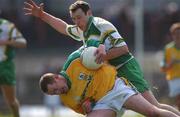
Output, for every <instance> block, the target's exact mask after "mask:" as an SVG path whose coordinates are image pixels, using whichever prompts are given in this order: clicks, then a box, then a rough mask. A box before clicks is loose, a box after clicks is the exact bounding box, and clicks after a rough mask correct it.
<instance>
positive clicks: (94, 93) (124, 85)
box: [39, 50, 178, 117]
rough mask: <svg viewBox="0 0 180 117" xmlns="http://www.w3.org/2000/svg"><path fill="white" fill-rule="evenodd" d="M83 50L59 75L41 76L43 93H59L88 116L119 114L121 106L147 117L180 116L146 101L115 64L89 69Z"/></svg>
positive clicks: (97, 116) (114, 116)
mask: <svg viewBox="0 0 180 117" xmlns="http://www.w3.org/2000/svg"><path fill="white" fill-rule="evenodd" d="M80 53H81V52H79V50H78V51H75V52H74V53H72V54H71V55H70V56H69V57H68V60H67V62H66V63H65V64H64V67H63V69H62V70H61V72H60V73H59V74H53V73H46V74H44V75H43V76H42V77H41V79H40V82H39V84H40V88H41V90H42V91H43V92H44V93H46V94H49V95H59V96H60V98H61V101H62V102H63V104H64V105H65V106H67V107H69V108H71V109H72V110H74V111H76V112H77V113H81V114H87V117H116V114H117V113H119V112H120V111H122V108H126V109H131V110H134V111H136V112H139V113H141V114H143V115H145V116H148V117H178V116H176V115H175V114H174V113H172V112H170V111H166V110H162V109H159V108H157V107H155V106H153V105H152V104H150V103H149V102H148V101H146V100H145V99H144V98H143V97H142V96H141V95H140V94H139V93H138V92H137V91H136V89H135V88H134V87H133V86H132V85H131V84H130V83H129V82H128V81H127V80H123V78H118V77H116V75H117V72H116V69H115V68H114V67H112V66H110V65H107V64H103V66H102V67H101V68H99V69H98V70H88V69H87V68H85V67H84V66H83V65H82V63H81V60H80V58H79V55H80ZM107 71H108V72H107Z"/></svg>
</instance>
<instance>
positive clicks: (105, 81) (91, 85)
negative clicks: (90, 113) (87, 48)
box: [60, 53, 116, 114]
mask: <svg viewBox="0 0 180 117" xmlns="http://www.w3.org/2000/svg"><path fill="white" fill-rule="evenodd" d="M71 57H72V56H71ZM66 64H68V65H65V66H66V67H64V68H63V70H62V71H61V72H60V74H61V75H63V76H64V77H65V78H66V79H68V82H69V83H68V85H69V87H70V90H69V92H68V93H67V94H63V95H60V97H61V100H62V102H63V103H64V104H65V105H66V106H68V107H70V108H71V109H73V110H75V111H76V112H78V113H82V114H83V111H82V109H81V106H80V105H81V102H82V101H83V100H85V99H87V98H91V99H93V100H95V101H97V100H99V99H100V98H102V97H103V96H105V94H106V93H107V92H108V91H110V90H111V89H112V87H113V84H114V82H115V78H116V70H115V68H114V67H112V66H109V65H106V64H104V65H103V66H102V67H101V68H100V69H98V70H88V69H86V68H85V67H84V66H83V65H82V64H81V61H80V58H79V57H77V53H76V55H75V59H71V60H70V62H66ZM107 71H108V72H107Z"/></svg>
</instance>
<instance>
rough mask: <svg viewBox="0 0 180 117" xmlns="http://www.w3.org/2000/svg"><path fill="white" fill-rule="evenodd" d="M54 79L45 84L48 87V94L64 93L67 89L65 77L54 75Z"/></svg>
mask: <svg viewBox="0 0 180 117" xmlns="http://www.w3.org/2000/svg"><path fill="white" fill-rule="evenodd" d="M54 79H55V81H54V83H52V84H49V85H48V86H47V88H48V94H49V95H59V94H65V93H67V91H68V89H69V88H68V86H67V82H66V79H64V78H63V77H61V76H59V75H56V76H55V77H54Z"/></svg>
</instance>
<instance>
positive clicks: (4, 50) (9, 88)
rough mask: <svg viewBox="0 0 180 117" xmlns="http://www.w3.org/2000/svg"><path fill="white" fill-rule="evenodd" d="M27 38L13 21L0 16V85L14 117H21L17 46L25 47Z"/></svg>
mask: <svg viewBox="0 0 180 117" xmlns="http://www.w3.org/2000/svg"><path fill="white" fill-rule="evenodd" d="M25 47H26V40H25V39H24V37H23V36H22V34H21V33H20V32H19V31H18V29H17V28H16V27H15V25H14V24H13V23H11V22H10V21H8V20H5V19H1V18H0V87H1V90H2V93H3V95H4V97H5V98H6V101H7V104H8V105H9V107H10V108H11V110H12V112H13V115H14V117H19V102H18V100H17V98H16V91H15V84H16V79H15V66H14V62H13V58H14V56H15V48H25Z"/></svg>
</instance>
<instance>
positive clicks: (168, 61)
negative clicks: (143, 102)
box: [161, 22, 180, 110]
mask: <svg viewBox="0 0 180 117" xmlns="http://www.w3.org/2000/svg"><path fill="white" fill-rule="evenodd" d="M170 32H171V35H172V38H173V41H172V42H170V43H168V44H167V45H166V46H165V50H164V59H163V61H162V64H161V68H162V71H163V72H165V73H166V79H167V81H168V85H169V91H170V92H169V96H170V97H172V98H175V103H176V105H177V107H178V109H179V110H180V22H178V23H174V24H173V25H172V26H171V28H170Z"/></svg>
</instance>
